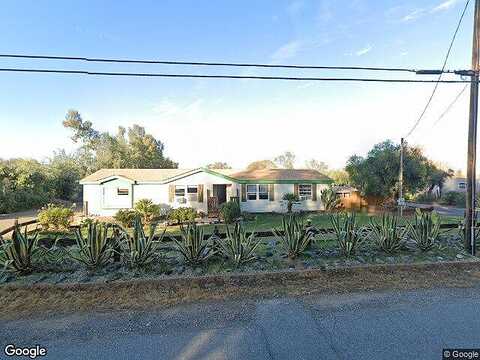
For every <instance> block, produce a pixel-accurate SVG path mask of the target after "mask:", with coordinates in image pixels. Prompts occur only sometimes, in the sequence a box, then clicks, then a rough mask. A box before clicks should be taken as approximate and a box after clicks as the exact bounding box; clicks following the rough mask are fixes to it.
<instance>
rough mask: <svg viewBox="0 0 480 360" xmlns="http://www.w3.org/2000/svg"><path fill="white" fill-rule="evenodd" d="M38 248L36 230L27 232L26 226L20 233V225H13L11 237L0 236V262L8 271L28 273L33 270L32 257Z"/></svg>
mask: <svg viewBox="0 0 480 360" xmlns="http://www.w3.org/2000/svg"><path fill="white" fill-rule="evenodd" d="M39 250H40V248H39V246H38V231H35V232H34V233H33V235H29V234H28V229H27V227H25V228H24V231H23V233H22V231H21V229H20V226H18V225H15V228H14V230H13V234H12V239H11V240H7V239H3V238H2V237H1V236H0V264H2V265H3V268H4V269H5V270H8V271H12V272H17V273H20V274H29V273H31V272H32V271H33V257H34V256H35V254H36V253H38V251H39Z"/></svg>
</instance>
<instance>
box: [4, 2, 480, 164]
mask: <svg viewBox="0 0 480 360" xmlns="http://www.w3.org/2000/svg"><path fill="white" fill-rule="evenodd" d="M338 4H339V1H334V0H315V1H309V0H303V1H302V0H293V1H281V0H271V1H267V0H263V1H258V0H257V1H245V0H244V1H214V0H210V1H193V0H192V1H182V0H175V1H122V2H120V1H21V0H15V1H9V0H3V1H2V11H1V12H0V33H1V34H2V38H1V41H0V52H1V53H20V54H22V53H23V54H49V55H68V56H88V57H118V58H145V59H164V60H186V61H189V60H191V61H226V62H262V63H272V64H275V63H282V64H318V65H346V66H347V65H359V66H362V65H365V66H392V67H413V68H440V67H441V64H442V61H443V58H444V55H445V53H446V50H447V48H448V44H449V41H450V39H451V36H452V34H453V31H454V29H455V26H456V23H457V21H458V19H459V16H460V13H461V10H462V8H463V6H464V4H465V1H464V0H456V1H455V0H417V1H408V0H406V1H398V0H396V1H393V0H392V1H390V0H381V1H380V0H375V1H373V0H370V1H368V0H352V1H347V0H346V1H342V2H341V4H342V5H341V6H339V5H338ZM472 5H473V4H471V6H470V8H469V10H468V12H467V14H466V17H465V21H464V24H463V26H462V28H461V31H460V33H459V36H458V39H457V41H456V43H455V47H454V49H453V52H452V56H451V58H450V61H449V65H448V68H455V69H457V68H468V67H470V65H469V64H470V61H471V60H470V59H471V50H470V48H471V33H472V13H473V6H472ZM0 66H2V67H13V66H17V67H39V68H78V69H89V70H108V71H145V72H148V71H150V72H184V73H218V74H226V73H231V74H241V75H245V74H255V75H257V74H258V75H260V74H264V75H294V74H295V75H300V76H301V75H309V76H330V75H331V76H340V75H342V76H346V77H348V76H353V75H356V76H372V74H368V73H365V74H363V73H355V74H353V73H349V72H343V73H339V72H328V73H326V72H324V71H292V70H273V71H272V70H269V71H267V70H262V69H260V70H255V69H252V70H245V69H206V68H195V67H186V68H180V67H177V66H160V65H143V66H142V65H125V64H123V65H118V64H113V65H112V64H92V63H89V64H85V63H71V62H70V63H68V62H62V61H24V60H18V59H17V60H8V59H0ZM373 75H376V76H382V77H390V76H395V77H400V76H401V75H395V74H373ZM0 76H1V79H2V80H1V86H0V128H1V129H2V131H1V133H2V137H1V138H2V141H0V157H2V158H9V157H19V156H28V157H34V158H37V159H43V158H45V157H46V156H48V155H50V154H51V153H52V151H53V150H54V149H56V148H66V149H68V150H72V149H74V147H75V146H74V144H72V143H71V141H70V140H69V138H68V136H69V133H68V132H67V131H66V130H65V129H63V128H62V124H61V122H62V119H63V117H64V115H65V113H66V111H67V110H68V109H70V108H74V109H77V110H79V111H80V112H81V114H82V115H83V117H84V118H85V119H87V120H90V121H92V122H93V123H94V125H95V126H96V127H97V128H99V129H101V130H108V131H111V132H115V131H116V127H117V126H118V125H123V126H129V125H132V124H134V123H138V124H140V125H144V126H145V127H146V129H147V131H149V132H151V133H153V134H154V135H155V136H156V137H157V138H159V139H161V140H162V141H163V142H164V143H165V145H166V152H167V154H168V155H169V156H171V157H172V158H173V159H175V160H177V161H179V162H180V165H181V166H182V167H191V166H199V165H204V164H206V163H209V162H213V161H226V162H228V163H230V164H231V165H233V166H234V167H243V166H245V165H246V164H247V163H249V162H250V161H254V160H258V159H264V158H272V157H274V156H275V155H278V154H279V153H281V152H283V151H286V150H290V151H293V152H294V153H296V154H297V157H298V163H297V166H298V167H302V165H303V162H304V161H305V160H307V159H310V158H315V159H318V160H322V161H325V162H327V163H328V164H330V165H331V166H332V167H340V166H343V165H344V164H345V161H346V159H347V158H348V157H349V156H350V155H352V154H354V153H357V154H364V153H365V152H366V151H367V150H368V149H369V148H370V147H371V146H372V145H373V144H374V143H376V142H379V141H382V140H384V139H386V138H392V139H395V140H397V139H399V138H400V137H401V136H402V135H405V133H406V132H407V131H408V129H409V128H410V127H411V126H412V124H413V123H414V122H415V120H416V117H417V116H418V114H419V112H420V111H421V109H422V107H423V106H424V105H425V102H426V100H427V98H428V95H429V93H430V92H431V90H432V85H422V84H421V85H411V84H410V85H399V84H358V83H357V84H352V83H342V84H332V83H311V82H307V83H294V82H288V83H287V82H267V81H254V80H242V81H238V80H195V79H160V78H155V79H145V78H97V77H86V76H65V75H44V74H15V73H2V74H0ZM424 78H425V77H424ZM426 78H428V77H426ZM462 86H463V85H447V84H444V85H441V86H440V89H439V92H438V96H437V97H436V98H435V100H434V102H433V103H432V107H431V110H430V111H429V112H428V113H427V115H426V117H425V119H424V121H423V122H422V124H421V125H420V126H419V128H418V129H417V131H416V132H415V133H414V134H413V135H412V137H411V138H410V139H409V140H410V141H411V142H412V143H415V144H418V145H421V146H422V147H423V148H424V149H425V151H426V152H427V154H428V155H429V156H431V157H432V158H434V159H435V160H437V161H441V162H444V163H446V164H447V165H449V166H451V167H453V168H455V169H461V168H464V165H465V161H466V160H465V153H466V141H465V139H466V129H467V116H468V109H467V108H468V106H467V105H468V101H467V100H468V92H466V93H465V94H464V96H463V97H462V98H461V100H460V101H459V102H458V103H457V105H456V106H455V107H454V108H453V110H452V111H451V112H450V113H449V114H448V115H447V116H445V117H444V118H443V119H442V121H441V122H439V123H438V124H437V125H436V126H434V127H432V125H433V124H434V123H435V121H436V120H437V118H438V116H439V115H440V114H441V113H442V112H443V110H444V109H445V108H446V106H447V105H448V103H449V102H450V101H452V100H453V98H454V97H455V96H456V94H457V93H458V92H459V91H460V89H461V88H462ZM447 143H448V144H449V145H448V146H445V144H447Z"/></svg>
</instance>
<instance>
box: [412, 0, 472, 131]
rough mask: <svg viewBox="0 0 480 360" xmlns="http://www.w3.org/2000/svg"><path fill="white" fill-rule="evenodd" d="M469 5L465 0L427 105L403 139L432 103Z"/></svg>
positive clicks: (414, 127)
mask: <svg viewBox="0 0 480 360" xmlns="http://www.w3.org/2000/svg"><path fill="white" fill-rule="evenodd" d="M469 4H470V0H467V2H466V3H465V7H464V8H463V11H462V15H461V16H460V20H459V21H458V24H457V28H456V29H455V32H454V34H453V37H452V41H451V42H450V46H449V47H448V51H447V55H446V56H445V60H444V62H443V66H442V73H440V75H439V76H438V81H437V82H436V84H435V87H434V88H433V91H432V94H431V95H430V97H429V99H428V101H427V104H426V105H425V107H424V109H423V111H422V112H421V113H420V116H419V117H418V119H417V121H416V122H415V124H414V125H413V127H412V128H411V129H410V131H409V132H408V133H407V135H406V136H404V138H408V137H409V136H410V135H411V134H412V133H413V132H414V131H415V129H416V128H417V126H418V124H420V121H422V119H423V117H424V116H425V114H426V112H427V110H428V108H429V107H430V104H431V103H432V100H433V97H434V96H435V94H436V92H437V89H438V85H439V84H440V82H441V79H442V76H443V71H444V70H445V67H446V66H447V62H448V59H449V57H450V53H451V52H452V48H453V44H454V43H455V39H456V38H457V34H458V31H459V30H460V26H461V25H462V21H463V18H464V16H465V13H466V12H467V9H468V5H469Z"/></svg>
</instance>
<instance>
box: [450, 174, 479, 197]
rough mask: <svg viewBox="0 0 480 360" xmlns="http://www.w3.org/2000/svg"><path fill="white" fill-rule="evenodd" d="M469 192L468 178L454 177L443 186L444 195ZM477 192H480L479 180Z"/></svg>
mask: <svg viewBox="0 0 480 360" xmlns="http://www.w3.org/2000/svg"><path fill="white" fill-rule="evenodd" d="M451 191H454V192H460V193H466V192H467V178H464V177H458V176H452V177H449V178H446V179H445V182H444V183H443V186H442V194H445V193H447V192H451ZM477 191H480V181H479V180H478V179H477Z"/></svg>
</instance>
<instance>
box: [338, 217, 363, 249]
mask: <svg viewBox="0 0 480 360" xmlns="http://www.w3.org/2000/svg"><path fill="white" fill-rule="evenodd" d="M330 222H331V224H332V227H333V232H334V235H335V238H336V240H337V243H338V247H339V248H340V251H341V252H342V254H343V255H345V256H352V255H353V254H355V252H356V251H357V247H358V245H359V244H360V243H361V242H362V241H363V239H364V235H363V229H361V228H360V227H359V226H358V224H357V217H356V215H355V213H346V214H333V215H330Z"/></svg>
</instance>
